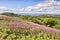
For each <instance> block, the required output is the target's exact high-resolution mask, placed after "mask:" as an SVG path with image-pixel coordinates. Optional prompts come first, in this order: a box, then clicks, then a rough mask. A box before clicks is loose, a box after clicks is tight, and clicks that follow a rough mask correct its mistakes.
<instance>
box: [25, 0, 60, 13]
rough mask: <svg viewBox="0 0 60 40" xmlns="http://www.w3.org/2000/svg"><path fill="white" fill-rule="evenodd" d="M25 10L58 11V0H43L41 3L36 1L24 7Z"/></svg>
mask: <svg viewBox="0 0 60 40" xmlns="http://www.w3.org/2000/svg"><path fill="white" fill-rule="evenodd" d="M25 9H26V10H25V11H40V12H41V11H42V12H45V11H47V12H48V11H60V2H57V1H55V0H45V1H44V2H43V3H38V4H36V5H34V6H29V7H27V8H25Z"/></svg>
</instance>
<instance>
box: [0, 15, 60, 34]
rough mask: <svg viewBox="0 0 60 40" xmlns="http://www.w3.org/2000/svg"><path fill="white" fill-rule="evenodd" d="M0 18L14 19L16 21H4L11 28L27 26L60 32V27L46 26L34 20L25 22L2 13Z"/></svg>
mask: <svg viewBox="0 0 60 40" xmlns="http://www.w3.org/2000/svg"><path fill="white" fill-rule="evenodd" d="M0 18H8V19H10V20H14V21H15V22H9V23H3V24H6V25H7V26H8V27H10V28H16V27H26V28H30V29H38V30H44V31H46V32H52V33H54V32H55V33H60V30H59V29H54V28H50V27H46V26H43V25H39V24H36V23H33V22H27V23H25V22H23V21H21V20H19V19H16V18H15V17H10V16H5V15H0Z"/></svg>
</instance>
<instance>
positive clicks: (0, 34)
mask: <svg viewBox="0 0 60 40" xmlns="http://www.w3.org/2000/svg"><path fill="white" fill-rule="evenodd" d="M0 18H3V21H2V19H1V20H0V23H1V24H0V38H1V40H2V39H7V40H8V39H10V40H14V39H19V40H59V39H60V34H58V33H59V32H60V30H57V29H53V28H49V27H45V26H43V25H38V24H35V23H32V22H26V23H25V22H24V21H22V20H19V19H18V18H17V19H16V18H15V17H9V16H5V15H0ZM6 27H8V28H6ZM10 28H11V29H10ZM33 29H34V30H33ZM48 32H49V33H48ZM17 33H18V34H17ZM51 33H52V34H51ZM17 35H18V36H17ZM19 35H20V36H19Z"/></svg>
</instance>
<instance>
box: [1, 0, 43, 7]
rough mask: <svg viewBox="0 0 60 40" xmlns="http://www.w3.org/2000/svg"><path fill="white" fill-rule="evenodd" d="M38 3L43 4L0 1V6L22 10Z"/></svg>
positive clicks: (19, 0) (22, 0)
mask: <svg viewBox="0 0 60 40" xmlns="http://www.w3.org/2000/svg"><path fill="white" fill-rule="evenodd" d="M39 2H43V0H0V6H5V7H10V8H24V7H27V6H32V5H35V4H37V3H39Z"/></svg>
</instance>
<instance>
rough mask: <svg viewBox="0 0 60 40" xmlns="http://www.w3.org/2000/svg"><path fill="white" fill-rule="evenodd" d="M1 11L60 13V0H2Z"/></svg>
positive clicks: (0, 3) (0, 0)
mask: <svg viewBox="0 0 60 40" xmlns="http://www.w3.org/2000/svg"><path fill="white" fill-rule="evenodd" d="M0 12H14V13H58V14H59V13H60V0H0Z"/></svg>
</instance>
